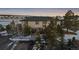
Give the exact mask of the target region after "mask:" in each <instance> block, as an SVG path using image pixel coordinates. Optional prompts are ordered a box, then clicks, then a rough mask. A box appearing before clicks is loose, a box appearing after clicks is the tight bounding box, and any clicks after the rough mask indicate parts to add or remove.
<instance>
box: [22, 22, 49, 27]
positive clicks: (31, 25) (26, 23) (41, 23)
mask: <svg viewBox="0 0 79 59" xmlns="http://www.w3.org/2000/svg"><path fill="white" fill-rule="evenodd" d="M36 22H38V24H36ZM44 22H45V21H28V22H27V21H23V23H22V26H25V25H28V26H30V27H31V28H44V26H43V25H46V26H48V25H49V23H50V21H46V23H45V24H44Z"/></svg>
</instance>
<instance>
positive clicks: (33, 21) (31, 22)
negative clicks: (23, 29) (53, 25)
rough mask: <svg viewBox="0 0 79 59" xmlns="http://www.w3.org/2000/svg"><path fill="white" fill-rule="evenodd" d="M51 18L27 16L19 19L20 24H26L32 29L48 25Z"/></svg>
mask: <svg viewBox="0 0 79 59" xmlns="http://www.w3.org/2000/svg"><path fill="white" fill-rule="evenodd" d="M51 20H53V17H40V16H29V17H26V18H25V19H24V20H21V22H22V26H25V25H28V26H30V27H31V28H33V29H40V28H42V29H43V28H45V27H46V26H48V25H49V23H50V21H51Z"/></svg>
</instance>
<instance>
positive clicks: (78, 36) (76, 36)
mask: <svg viewBox="0 0 79 59" xmlns="http://www.w3.org/2000/svg"><path fill="white" fill-rule="evenodd" d="M75 33H76V34H77V35H73V34H65V35H64V39H65V41H67V40H68V39H72V38H73V37H75V38H76V40H79V30H78V31H76V32H75Z"/></svg>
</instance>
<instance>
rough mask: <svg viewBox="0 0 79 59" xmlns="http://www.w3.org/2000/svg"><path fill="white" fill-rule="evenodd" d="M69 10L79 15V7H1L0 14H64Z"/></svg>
mask: <svg viewBox="0 0 79 59" xmlns="http://www.w3.org/2000/svg"><path fill="white" fill-rule="evenodd" d="M68 10H72V11H73V12H74V13H75V14H78V15H79V8H0V14H15V15H32V16H62V15H64V14H65V13H66V12H67V11H68Z"/></svg>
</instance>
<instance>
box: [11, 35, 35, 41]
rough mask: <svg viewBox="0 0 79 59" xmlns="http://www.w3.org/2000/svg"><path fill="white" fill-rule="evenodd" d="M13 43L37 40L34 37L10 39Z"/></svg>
mask: <svg viewBox="0 0 79 59" xmlns="http://www.w3.org/2000/svg"><path fill="white" fill-rule="evenodd" d="M10 40H12V41H30V40H35V37H34V36H31V35H29V36H16V37H14V38H10Z"/></svg>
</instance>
